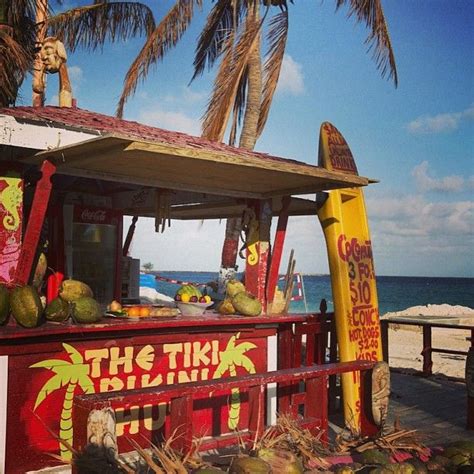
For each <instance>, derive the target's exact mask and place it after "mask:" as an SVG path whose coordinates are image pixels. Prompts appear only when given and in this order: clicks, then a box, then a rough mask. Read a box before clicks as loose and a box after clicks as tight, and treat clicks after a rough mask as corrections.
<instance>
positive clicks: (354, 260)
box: [318, 122, 382, 431]
mask: <svg viewBox="0 0 474 474" xmlns="http://www.w3.org/2000/svg"><path fill="white" fill-rule="evenodd" d="M319 165H320V166H323V167H325V168H326V169H328V170H331V171H344V172H346V173H352V174H357V167H356V164H355V161H354V158H353V156H352V153H351V151H350V149H349V146H348V145H347V143H346V141H345V139H344V137H343V136H342V135H341V133H340V132H339V131H338V130H337V129H336V127H334V126H333V125H331V124H330V123H327V122H326V123H323V125H322V126H321V133H320V138H319ZM318 217H319V220H320V222H321V225H322V227H323V231H324V235H325V238H326V245H327V249H328V257H329V267H330V271H331V283H332V292H333V299H334V312H335V319H336V326H337V337H338V345H339V354H340V359H341V361H343V362H347V361H352V360H360V359H364V360H372V361H377V360H382V345H381V334H380V323H379V310H378V300H377V287H376V283H375V272H374V263H373V258H372V244H371V240H370V233H369V227H368V223H367V215H366V211H365V203H364V195H363V192H362V189H360V188H351V189H342V190H334V191H331V192H330V193H328V197H327V199H326V200H325V201H324V203H323V204H322V205H321V207H320V209H319V211H318ZM342 386H343V393H344V417H345V421H346V424H347V425H348V426H350V427H351V429H352V430H353V431H359V424H360V423H359V413H360V400H359V379H358V377H357V376H356V375H355V374H344V375H343V377H342Z"/></svg>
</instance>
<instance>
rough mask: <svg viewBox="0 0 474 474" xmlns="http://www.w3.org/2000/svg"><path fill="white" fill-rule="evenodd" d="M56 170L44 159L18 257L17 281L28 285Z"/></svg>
mask: <svg viewBox="0 0 474 474" xmlns="http://www.w3.org/2000/svg"><path fill="white" fill-rule="evenodd" d="M55 172H56V166H54V165H53V164H52V163H50V162H49V161H43V164H42V165H41V173H42V176H41V178H40V180H39V181H38V183H37V184H36V189H35V194H34V196H33V203H32V205H31V211H30V215H29V218H28V225H27V226H26V232H25V237H24V239H23V244H22V247H21V251H20V258H19V259H18V266H17V268H16V273H15V279H14V280H15V283H16V284H19V285H26V284H27V283H28V280H29V278H30V275H31V271H32V268H33V263H34V258H35V255H36V249H37V248H38V241H39V238H40V234H41V228H42V227H43V221H44V216H45V214H46V210H47V208H48V203H49V196H50V194H51V188H52V186H53V185H52V183H51V176H52V175H53V174H54V173H55Z"/></svg>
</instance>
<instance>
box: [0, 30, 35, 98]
mask: <svg viewBox="0 0 474 474" xmlns="http://www.w3.org/2000/svg"><path fill="white" fill-rule="evenodd" d="M32 60H33V58H32V57H31V56H30V55H29V54H28V51H26V50H25V49H24V48H23V46H22V45H21V44H19V43H18V42H17V41H16V40H15V39H14V38H13V36H12V30H11V29H10V28H9V27H7V28H6V27H4V26H3V27H2V26H0V106H2V107H6V106H9V105H12V104H14V103H15V99H16V96H17V93H18V89H19V87H20V85H21V83H22V82H23V79H24V77H25V75H26V73H27V71H28V69H29V68H30V66H31V64H32Z"/></svg>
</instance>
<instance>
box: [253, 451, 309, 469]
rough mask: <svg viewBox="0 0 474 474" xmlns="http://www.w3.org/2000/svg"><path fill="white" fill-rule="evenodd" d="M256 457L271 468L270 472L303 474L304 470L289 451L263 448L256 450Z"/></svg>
mask: <svg viewBox="0 0 474 474" xmlns="http://www.w3.org/2000/svg"><path fill="white" fill-rule="evenodd" d="M258 457H259V458H260V459H263V460H264V461H265V462H266V463H268V464H269V465H270V467H271V468H272V472H284V473H286V474H303V472H304V468H303V465H302V464H301V462H300V460H299V459H298V458H297V457H296V456H295V455H294V454H293V453H291V452H290V451H284V450H282V449H271V448H264V449H259V450H258Z"/></svg>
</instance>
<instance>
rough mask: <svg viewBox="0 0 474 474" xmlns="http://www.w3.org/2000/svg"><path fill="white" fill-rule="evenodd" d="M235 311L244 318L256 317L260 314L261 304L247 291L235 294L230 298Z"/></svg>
mask: <svg viewBox="0 0 474 474" xmlns="http://www.w3.org/2000/svg"><path fill="white" fill-rule="evenodd" d="M232 305H233V306H234V308H235V310H236V311H237V312H238V313H240V314H243V315H244V316H258V315H259V314H260V313H261V312H262V303H260V300H259V299H258V298H257V297H255V296H253V295H252V294H251V293H249V292H248V291H242V292H240V293H237V294H236V295H235V296H234V297H233V298H232Z"/></svg>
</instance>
